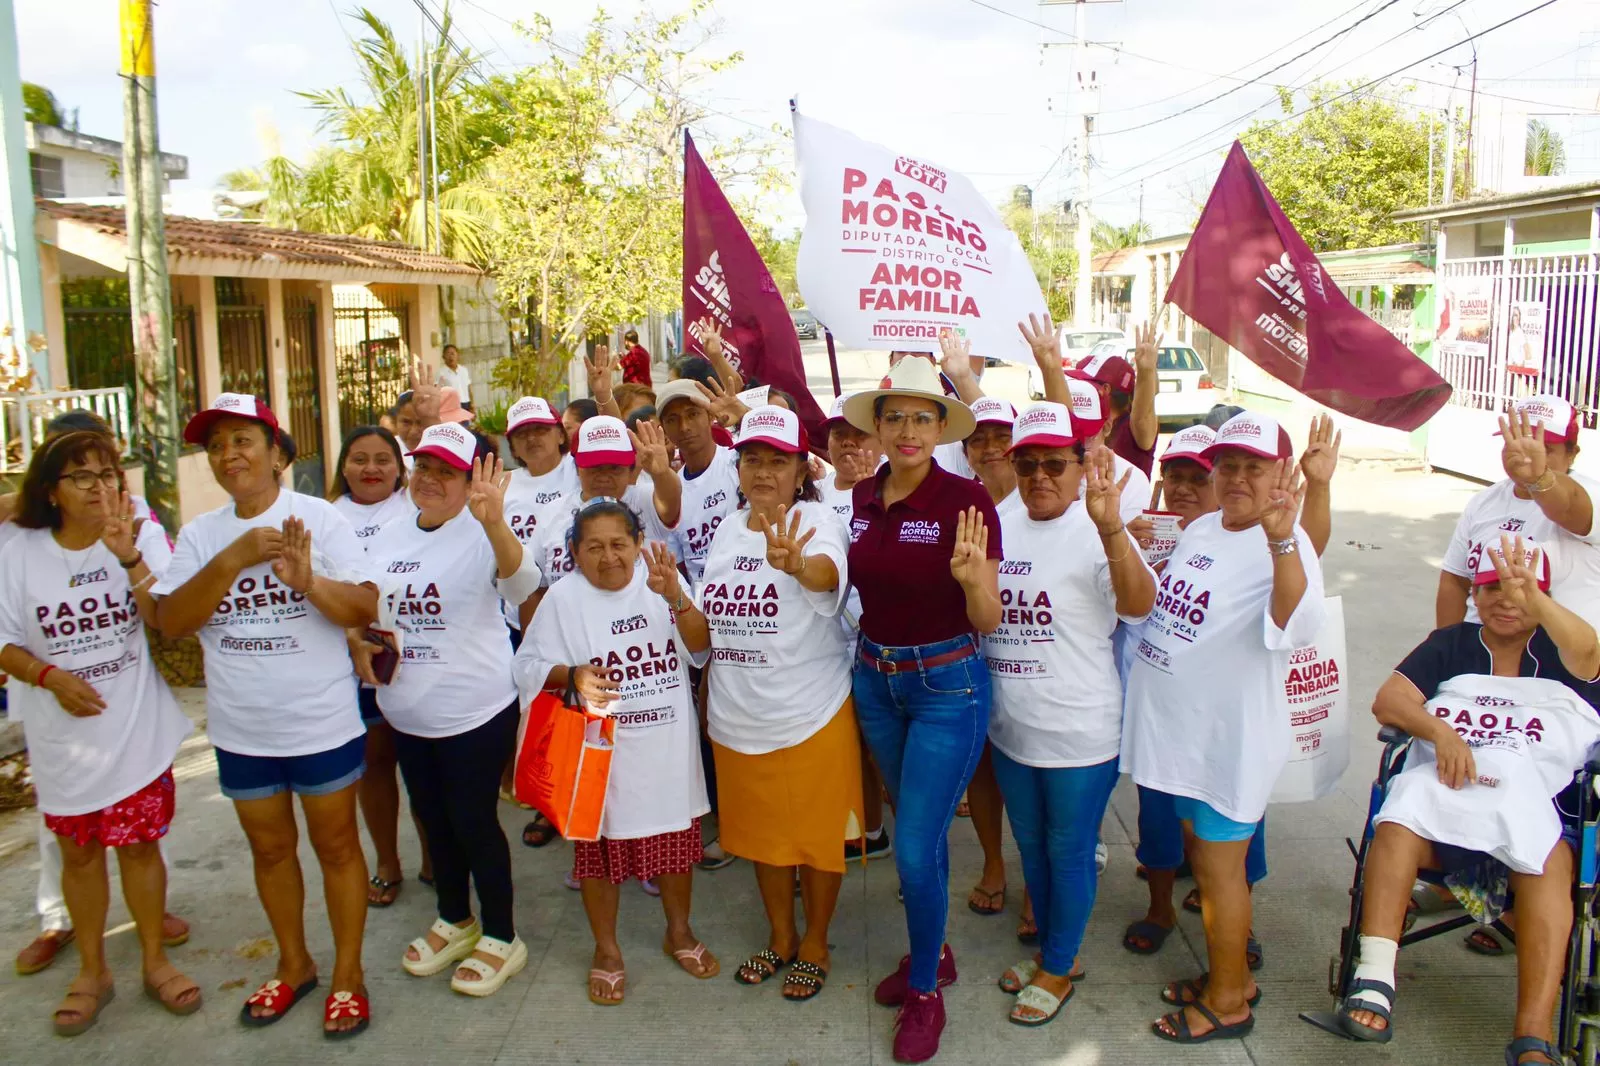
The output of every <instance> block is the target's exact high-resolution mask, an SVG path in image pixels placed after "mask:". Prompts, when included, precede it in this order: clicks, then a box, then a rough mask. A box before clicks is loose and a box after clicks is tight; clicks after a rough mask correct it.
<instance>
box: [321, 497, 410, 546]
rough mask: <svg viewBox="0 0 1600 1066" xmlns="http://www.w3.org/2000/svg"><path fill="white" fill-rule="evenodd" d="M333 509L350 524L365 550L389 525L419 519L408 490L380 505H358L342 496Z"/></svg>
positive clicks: (335, 501)
mask: <svg viewBox="0 0 1600 1066" xmlns="http://www.w3.org/2000/svg"><path fill="white" fill-rule="evenodd" d="M333 508H334V510H336V511H338V512H339V513H340V514H342V515H344V517H345V519H346V521H348V522H349V523H350V528H351V529H352V530H354V531H355V535H356V540H358V541H360V542H361V547H362V548H363V549H366V548H367V547H368V545H369V544H370V543H371V540H372V537H373V535H374V534H376V533H377V532H378V530H380V529H382V528H383V527H384V526H386V525H388V524H389V523H391V522H396V521H399V522H408V521H412V520H414V519H415V518H416V517H417V505H416V504H415V503H412V502H411V493H410V492H409V491H408V490H406V489H401V490H399V491H398V492H395V493H393V494H391V495H390V496H389V498H388V499H387V500H382V501H380V502H378V503H357V502H356V501H355V500H354V499H352V498H351V497H350V496H348V495H346V496H340V497H339V498H337V499H336V500H334V501H333Z"/></svg>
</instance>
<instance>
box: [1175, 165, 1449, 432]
mask: <svg viewBox="0 0 1600 1066" xmlns="http://www.w3.org/2000/svg"><path fill="white" fill-rule="evenodd" d="M1167 301H1168V302H1169V303H1175V304H1177V305H1178V306H1179V307H1181V308H1183V310H1184V311H1185V312H1187V313H1188V315H1189V317H1191V318H1193V319H1194V320H1195V321H1196V322H1199V323H1200V324H1201V325H1203V326H1205V327H1206V328H1207V329H1209V330H1210V331H1211V332H1212V333H1214V334H1216V335H1217V336H1218V337H1220V338H1222V339H1223V340H1224V341H1226V342H1227V343H1228V344H1230V345H1232V346H1233V347H1234V348H1236V349H1238V350H1239V351H1241V352H1243V353H1244V354H1245V356H1246V358H1248V359H1249V360H1250V361H1251V362H1252V363H1255V364H1256V365H1257V366H1259V367H1261V369H1263V370H1265V371H1266V372H1267V373H1269V374H1271V375H1272V376H1273V377H1275V378H1277V379H1278V380H1279V381H1281V382H1283V383H1284V384H1286V385H1290V386H1293V387H1294V388H1296V389H1299V390H1300V391H1301V392H1302V393H1304V394H1305V395H1306V396H1309V397H1310V398H1311V399H1313V400H1315V401H1317V402H1318V403H1320V404H1323V405H1324V406H1327V407H1331V408H1333V409H1334V410H1335V411H1342V412H1343V413H1345V414H1347V415H1349V416H1351V417H1352V418H1359V419H1361V420H1362V421H1364V422H1374V423H1377V424H1378V425H1381V426H1389V427H1391V428H1393V429H1404V430H1412V429H1416V428H1417V427H1418V426H1421V425H1422V424H1423V423H1424V422H1426V421H1427V420H1428V419H1430V418H1432V417H1433V414H1434V412H1435V411H1437V410H1439V408H1440V407H1443V406H1444V404H1445V401H1446V400H1448V399H1449V398H1450V385H1449V384H1448V383H1447V382H1446V381H1445V380H1444V379H1443V378H1441V377H1440V376H1439V375H1438V374H1436V373H1434V372H1433V368H1432V367H1430V366H1428V364H1427V363H1424V362H1423V361H1422V360H1421V359H1418V358H1417V356H1416V354H1415V353H1414V352H1412V350H1411V349H1410V348H1408V347H1406V346H1405V345H1404V344H1402V343H1401V342H1400V341H1399V339H1398V338H1396V337H1395V335H1394V334H1392V333H1390V332H1389V331H1388V330H1386V329H1384V328H1383V327H1382V326H1381V325H1379V324H1378V323H1377V322H1374V321H1373V320H1372V319H1370V318H1368V317H1367V316H1366V315H1364V314H1362V312H1361V310H1360V309H1359V308H1357V307H1356V306H1355V305H1354V304H1352V303H1351V302H1350V301H1349V300H1348V299H1346V297H1345V295H1344V293H1343V292H1341V291H1340V290H1339V287H1338V286H1337V285H1335V284H1334V282H1333V279H1332V278H1330V277H1328V275H1327V273H1326V272H1325V271H1324V270H1323V269H1322V264H1321V263H1319V262H1318V261H1317V257H1316V256H1315V255H1313V254H1312V253H1311V249H1310V248H1308V247H1307V246H1306V242H1305V241H1304V240H1302V239H1301V237H1300V234H1299V233H1297V232H1295V228H1294V226H1292V225H1291V224H1290V223H1289V220H1288V219H1287V218H1285V217H1284V214H1283V210H1282V209H1281V208H1279V207H1278V202H1277V201H1276V200H1274V199H1273V198H1272V194H1271V193H1270V192H1268V191H1267V186H1266V183H1265V182H1263V181H1262V180H1261V175H1259V174H1257V173H1256V169H1255V167H1253V166H1251V165H1250V160H1249V158H1248V157H1246V156H1245V153H1244V146H1243V145H1241V144H1240V143H1239V142H1238V141H1235V142H1234V144H1233V150H1232V151H1230V152H1229V153H1228V161H1227V162H1226V163H1224V164H1223V165H1222V173H1221V174H1220V175H1218V176H1217V184H1216V186H1215V187H1214V188H1213V189H1212V190H1211V198H1210V199H1209V200H1207V201H1206V209H1205V211H1204V212H1203V213H1202V214H1201V215H1200V224H1199V225H1198V226H1196V227H1195V231H1194V236H1192V237H1191V238H1190V239H1189V247H1188V249H1187V250H1186V251H1185V252H1184V253H1183V261H1182V263H1181V264H1180V265H1179V267H1178V273H1177V275H1176V276H1175V277H1173V279H1172V284H1171V285H1170V286H1169V287H1168V288H1167Z"/></svg>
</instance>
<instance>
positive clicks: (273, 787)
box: [216, 735, 367, 800]
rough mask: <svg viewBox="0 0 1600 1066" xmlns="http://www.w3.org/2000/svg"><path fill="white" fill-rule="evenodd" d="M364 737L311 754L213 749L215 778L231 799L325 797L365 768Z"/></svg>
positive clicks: (345, 785) (356, 779) (348, 783)
mask: <svg viewBox="0 0 1600 1066" xmlns="http://www.w3.org/2000/svg"><path fill="white" fill-rule="evenodd" d="M366 750H367V738H366V736H365V735H363V736H359V737H356V738H355V739H354V740H351V741H349V742H347V743H345V744H341V745H340V746H339V747H337V748H331V749H329V750H328V751H319V752H315V753H313V754H311V755H236V754H234V753H233V752H231V751H223V750H222V749H221V748H217V749H216V752H217V778H218V780H219V781H220V782H221V785H222V794H223V795H224V796H227V797H228V798H229V799H233V800H258V799H266V798H268V797H269V796H276V795H277V794H278V793H280V792H294V793H296V794H297V795H301V796H327V795H331V794H332V793H335V792H338V791H339V790H340V789H344V788H349V787H350V786H351V785H353V784H355V783H356V781H358V780H360V778H361V772H362V771H363V770H365V769H366Z"/></svg>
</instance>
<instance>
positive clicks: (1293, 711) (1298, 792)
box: [1270, 596, 1350, 803]
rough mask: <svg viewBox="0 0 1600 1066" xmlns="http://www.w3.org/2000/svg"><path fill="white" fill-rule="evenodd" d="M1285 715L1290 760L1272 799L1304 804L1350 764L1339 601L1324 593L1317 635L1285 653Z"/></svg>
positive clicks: (1323, 791) (1346, 674) (1345, 663)
mask: <svg viewBox="0 0 1600 1066" xmlns="http://www.w3.org/2000/svg"><path fill="white" fill-rule="evenodd" d="M1283 696H1284V713H1285V714H1286V715H1288V717H1289V725H1290V729H1291V736H1290V741H1289V761H1288V763H1286V764H1285V765H1284V768H1283V773H1282V774H1280V775H1279V776H1278V783H1277V785H1276V786H1275V787H1274V788H1273V790H1272V798H1271V800H1270V802H1272V803H1308V802H1310V801H1311V800H1319V799H1321V798H1322V797H1323V796H1326V795H1327V794H1328V793H1330V792H1332V791H1333V790H1334V788H1335V787H1337V786H1338V784H1339V779H1340V778H1341V777H1343V776H1344V772H1345V768H1346V767H1348V766H1349V765H1350V675H1349V662H1348V660H1347V659H1346V658H1345V653H1344V600H1343V598H1342V597H1339V596H1329V597H1328V600H1327V614H1326V617H1325V618H1324V620H1323V623H1322V629H1321V630H1320V631H1319V632H1318V633H1317V639H1316V640H1315V641H1313V642H1312V643H1310V644H1307V645H1306V646H1305V647H1303V648H1296V649H1295V650H1294V651H1293V652H1292V653H1291V654H1290V656H1289V676H1288V677H1287V679H1286V680H1285V681H1284V694H1283Z"/></svg>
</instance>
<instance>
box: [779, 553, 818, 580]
mask: <svg viewBox="0 0 1600 1066" xmlns="http://www.w3.org/2000/svg"><path fill="white" fill-rule="evenodd" d="M810 565H811V556H809V555H802V556H800V569H798V570H785V571H784V573H786V574H788V575H789V576H790V577H799V576H800V575H801V574H803V573H805V572H806V567H808V566H810Z"/></svg>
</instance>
